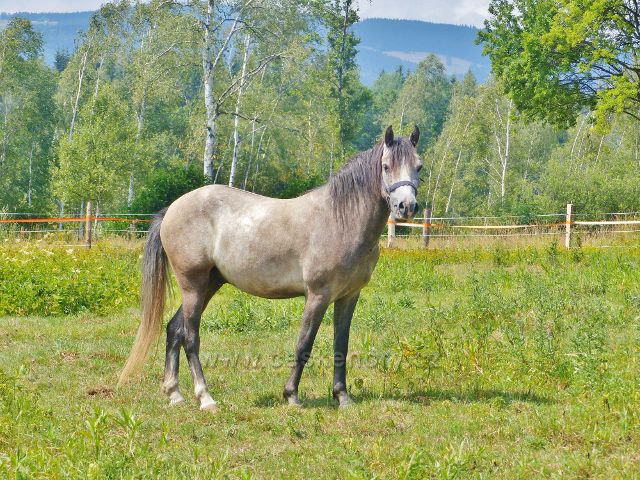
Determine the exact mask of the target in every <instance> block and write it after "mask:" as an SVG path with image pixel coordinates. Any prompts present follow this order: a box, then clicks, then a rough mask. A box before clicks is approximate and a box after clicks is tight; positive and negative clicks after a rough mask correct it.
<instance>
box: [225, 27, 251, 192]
mask: <svg viewBox="0 0 640 480" xmlns="http://www.w3.org/2000/svg"><path fill="white" fill-rule="evenodd" d="M250 47H251V36H250V35H249V34H247V36H246V39H245V43H244V56H243V58H242V73H241V76H240V86H239V87H238V98H237V100H236V110H235V118H234V119H233V155H232V157H231V171H230V172H229V186H230V187H233V181H234V178H235V175H236V169H237V168H238V149H239V147H240V132H239V127H240V102H241V100H242V90H243V89H244V84H245V79H246V74H247V62H248V61H249V48H250Z"/></svg>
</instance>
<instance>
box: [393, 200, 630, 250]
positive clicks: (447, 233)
mask: <svg viewBox="0 0 640 480" xmlns="http://www.w3.org/2000/svg"><path fill="white" fill-rule="evenodd" d="M638 215H640V212H613V213H598V214H589V213H583V214H579V215H576V214H575V213H574V211H573V205H572V204H570V203H569V204H567V211H566V213H547V214H539V215H533V216H532V217H537V218H550V217H561V216H564V217H565V218H564V221H561V222H558V221H556V222H539V223H530V222H529V223H526V224H520V223H513V222H512V223H508V224H503V225H495V224H494V225H488V224H487V223H486V222H487V221H488V220H489V219H491V220H497V219H509V220H511V219H514V218H522V217H518V216H515V215H505V216H502V217H499V216H486V217H431V211H430V210H429V209H428V208H427V209H425V216H424V217H419V218H416V220H421V222H397V221H395V220H394V219H393V218H392V217H389V220H388V222H387V246H389V247H392V246H393V245H394V242H395V239H396V238H397V237H399V236H408V235H397V234H396V227H408V228H419V229H422V235H421V237H422V238H423V241H424V245H425V247H428V246H429V239H430V238H437V237H449V238H452V237H458V238H469V237H518V236H538V235H564V236H565V242H564V243H565V247H566V248H570V247H571V246H572V235H573V234H574V233H575V232H576V228H575V227H578V226H589V227H591V226H622V225H630V226H631V225H640V220H635V219H630V220H574V218H575V217H577V216H580V217H595V216H604V217H606V216H610V217H611V216H613V217H629V216H638ZM478 219H483V220H484V221H485V224H484V225H464V224H463V225H460V224H457V222H461V221H464V220H478ZM434 220H439V221H440V222H434ZM443 220H449V222H448V223H447V222H443ZM562 227H564V228H562ZM433 229H435V230H436V231H438V230H440V231H443V232H444V233H440V232H439V231H438V232H437V233H433V232H432V230H433ZM459 229H462V230H467V231H471V232H474V231H478V230H479V231H500V230H503V231H504V230H507V231H511V232H513V231H514V230H515V231H517V233H489V234H487V233H468V234H463V233H454V232H455V231H456V230H459ZM552 229H556V230H559V231H549V230H552ZM526 230H528V231H526ZM531 230H535V231H531ZM563 230H564V231H563ZM638 232H640V230H607V231H606V233H616V234H619V233H638Z"/></svg>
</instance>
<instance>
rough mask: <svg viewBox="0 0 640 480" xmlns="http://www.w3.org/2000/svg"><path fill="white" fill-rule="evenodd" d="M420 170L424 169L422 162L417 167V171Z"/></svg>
mask: <svg viewBox="0 0 640 480" xmlns="http://www.w3.org/2000/svg"><path fill="white" fill-rule="evenodd" d="M420 170H422V164H420V165H418V166H417V167H416V172H419V171H420Z"/></svg>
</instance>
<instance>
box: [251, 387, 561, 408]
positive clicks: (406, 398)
mask: <svg viewBox="0 0 640 480" xmlns="http://www.w3.org/2000/svg"><path fill="white" fill-rule="evenodd" d="M351 399H352V400H353V402H354V403H356V404H359V403H371V402H378V401H381V400H393V401H397V402H406V403H412V404H419V405H424V406H425V407H426V406H428V405H430V404H431V403H437V402H444V401H450V402H455V403H465V404H471V403H488V402H496V401H497V402H500V403H501V404H502V405H503V406H509V405H512V404H514V403H531V404H536V405H548V404H551V403H554V401H553V400H552V399H550V398H547V397H544V396H540V395H537V394H535V393H532V392H524V391H504V390H497V389H465V390H452V389H437V388H434V389H425V390H419V391H413V392H410V393H398V392H375V391H372V390H367V389H362V390H359V391H358V392H357V393H351ZM301 401H302V407H303V408H328V407H330V408H334V407H335V406H336V403H335V402H334V400H333V399H332V398H330V397H329V396H318V397H304V396H301ZM253 405H254V406H256V407H276V406H279V405H284V400H283V399H282V397H280V396H278V395H275V394H267V395H261V396H260V397H258V398H257V399H256V400H255V401H254V402H253Z"/></svg>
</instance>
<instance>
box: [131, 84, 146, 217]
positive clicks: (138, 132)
mask: <svg viewBox="0 0 640 480" xmlns="http://www.w3.org/2000/svg"><path fill="white" fill-rule="evenodd" d="M145 108H146V103H145V101H144V96H143V97H142V101H141V102H140V110H139V112H138V114H137V115H136V120H137V121H138V125H137V130H136V142H138V141H139V140H140V137H141V136H142V126H143V124H144V114H145ZM134 173H135V172H134V168H131V173H130V174H129V189H128V191H127V206H128V207H130V206H131V204H132V203H133V199H134V198H135V190H134Z"/></svg>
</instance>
